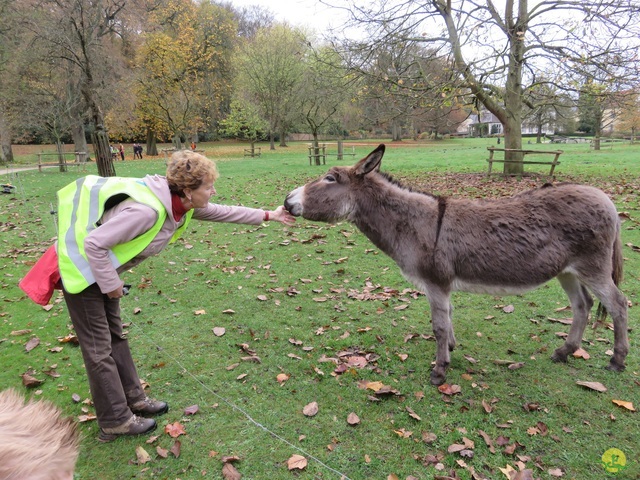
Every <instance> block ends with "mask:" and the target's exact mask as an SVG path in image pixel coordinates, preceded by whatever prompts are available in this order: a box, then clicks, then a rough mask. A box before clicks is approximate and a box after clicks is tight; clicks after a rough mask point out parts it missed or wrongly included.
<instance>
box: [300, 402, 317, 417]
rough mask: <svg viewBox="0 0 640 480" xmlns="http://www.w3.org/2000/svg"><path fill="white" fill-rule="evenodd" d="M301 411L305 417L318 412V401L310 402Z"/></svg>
mask: <svg viewBox="0 0 640 480" xmlns="http://www.w3.org/2000/svg"><path fill="white" fill-rule="evenodd" d="M302 413H304V414H305V415H306V416H307V417H313V416H314V415H316V414H317V413H318V402H311V403H309V404H307V405H305V407H304V408H303V409H302Z"/></svg>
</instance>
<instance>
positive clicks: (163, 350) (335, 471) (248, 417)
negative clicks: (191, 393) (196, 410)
mask: <svg viewBox="0 0 640 480" xmlns="http://www.w3.org/2000/svg"><path fill="white" fill-rule="evenodd" d="M120 315H121V316H122V317H125V315H123V314H122V312H121V313H120ZM123 319H124V318H123ZM129 323H130V324H131V325H133V326H135V328H136V329H138V330H139V331H140V332H141V333H142V335H143V336H144V337H145V338H146V339H147V340H149V341H150V342H151V343H152V344H153V345H154V346H155V347H156V348H157V349H159V350H162V352H163V353H164V354H165V355H166V356H167V357H169V359H170V360H172V361H173V362H175V363H176V364H177V365H178V366H179V367H180V368H181V369H182V370H183V371H184V372H186V373H187V374H188V375H189V376H190V377H191V378H192V379H193V380H195V381H196V382H197V383H198V384H200V386H201V387H202V388H203V389H205V390H206V391H207V392H209V393H210V394H211V395H213V396H215V397H216V398H218V399H219V400H220V401H222V402H224V403H226V404H227V405H228V406H230V407H231V408H232V409H234V410H236V411H238V412H240V413H241V414H242V415H244V416H245V417H246V418H247V420H249V421H250V422H251V423H253V424H254V425H255V426H256V427H259V428H261V429H262V430H264V431H265V432H267V433H268V434H269V435H271V436H272V437H275V438H276V439H278V440H280V441H281V442H283V443H285V444H287V445H288V446H290V447H291V448H293V449H295V450H297V451H299V452H300V453H302V454H303V455H304V456H306V457H309V458H310V459H312V460H313V461H314V462H316V463H318V464H319V465H320V466H322V467H323V468H325V469H327V470H330V471H332V472H333V473H335V474H337V475H339V476H340V479H341V480H351V479H350V478H349V477H347V476H346V475H345V474H344V473H342V472H339V471H338V470H336V469H334V468H332V467H330V466H329V465H327V464H326V463H324V462H323V461H322V460H320V459H319V458H317V457H314V456H313V455H311V454H310V453H308V452H307V451H305V450H303V449H302V448H300V447H298V446H297V445H294V444H293V443H291V442H289V441H288V440H287V439H286V438H283V437H281V436H280V435H278V434H277V433H275V432H273V431H272V430H269V428H268V427H266V426H265V425H263V424H261V423H260V422H258V421H256V420H254V418H253V417H252V416H251V415H249V414H248V413H247V412H246V411H244V410H243V409H242V408H240V407H238V406H237V405H235V404H234V403H232V402H231V401H229V400H227V399H226V398H224V397H223V396H221V395H219V394H217V393H216V392H215V391H213V390H212V389H211V388H209V387H208V386H207V385H205V384H204V383H203V382H202V381H201V380H200V379H199V378H198V377H196V376H195V375H194V374H193V373H191V372H190V371H189V370H187V368H185V367H184V365H182V363H181V362H180V360H178V359H177V358H176V357H174V356H173V355H171V354H170V353H169V352H168V351H167V350H166V349H164V348H163V347H162V346H161V345H159V344H158V343H157V342H156V341H155V340H154V339H153V338H151V337H150V336H149V335H148V334H147V333H146V332H145V331H144V330H143V329H142V327H141V326H140V325H138V324H137V323H134V322H133V321H131V320H129Z"/></svg>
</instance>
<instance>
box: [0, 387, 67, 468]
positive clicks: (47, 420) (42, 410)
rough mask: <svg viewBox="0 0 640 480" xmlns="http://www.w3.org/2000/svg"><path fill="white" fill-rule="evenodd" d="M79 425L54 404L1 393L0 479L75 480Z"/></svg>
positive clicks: (9, 391)
mask: <svg viewBox="0 0 640 480" xmlns="http://www.w3.org/2000/svg"><path fill="white" fill-rule="evenodd" d="M78 448H79V433H78V430H77V428H76V424H75V423H74V422H73V420H72V419H70V418H65V417H63V416H62V412H61V411H60V409H59V408H58V407H56V406H55V405H54V404H53V403H50V402H47V401H43V400H41V401H38V402H36V401H32V400H31V401H27V402H25V399H24V398H23V397H22V396H21V395H20V394H18V393H17V392H16V391H15V390H11V389H9V390H4V391H2V392H0V478H1V479H3V480H72V479H73V472H74V470H75V465H76V460H77V458H78Z"/></svg>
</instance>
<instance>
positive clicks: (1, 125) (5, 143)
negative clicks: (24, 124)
mask: <svg viewBox="0 0 640 480" xmlns="http://www.w3.org/2000/svg"><path fill="white" fill-rule="evenodd" d="M0 145H1V146H2V148H1V149H0V160H2V163H7V164H9V163H12V162H13V150H12V149H11V131H10V130H9V125H8V124H7V119H6V118H5V111H4V108H3V106H2V104H0Z"/></svg>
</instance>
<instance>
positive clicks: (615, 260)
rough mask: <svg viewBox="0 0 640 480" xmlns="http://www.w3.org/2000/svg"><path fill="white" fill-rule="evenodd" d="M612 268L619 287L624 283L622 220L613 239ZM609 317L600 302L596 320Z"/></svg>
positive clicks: (614, 280) (615, 282) (613, 276)
mask: <svg viewBox="0 0 640 480" xmlns="http://www.w3.org/2000/svg"><path fill="white" fill-rule="evenodd" d="M611 263H612V267H613V268H612V270H611V278H612V279H613V283H614V284H615V286H616V287H617V286H618V285H620V284H621V283H622V277H623V273H622V271H623V268H624V267H623V266H624V258H623V257H622V239H621V238H620V222H618V224H617V226H616V238H615V240H614V241H613V255H612V262H611ZM606 318H607V309H606V308H604V305H602V302H599V303H598V309H597V310H596V322H604V320H605V319H606Z"/></svg>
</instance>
